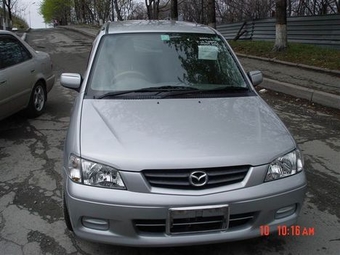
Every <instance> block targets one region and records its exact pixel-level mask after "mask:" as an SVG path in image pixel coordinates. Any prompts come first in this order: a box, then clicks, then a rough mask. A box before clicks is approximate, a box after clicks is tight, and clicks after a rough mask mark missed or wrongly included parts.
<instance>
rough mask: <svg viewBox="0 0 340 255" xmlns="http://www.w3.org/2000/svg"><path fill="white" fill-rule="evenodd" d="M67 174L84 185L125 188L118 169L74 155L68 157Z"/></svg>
mask: <svg viewBox="0 0 340 255" xmlns="http://www.w3.org/2000/svg"><path fill="white" fill-rule="evenodd" d="M68 176H69V178H70V179H71V180H72V181H74V182H77V183H82V184H85V185H90V186H97V187H104V188H113V189H125V185H124V182H123V180H122V178H121V176H120V174H119V171H118V170H116V169H114V168H112V167H109V166H105V165H102V164H99V163H95V162H92V161H88V160H85V159H81V158H79V157H76V156H74V155H71V156H70V158H69V166H68Z"/></svg>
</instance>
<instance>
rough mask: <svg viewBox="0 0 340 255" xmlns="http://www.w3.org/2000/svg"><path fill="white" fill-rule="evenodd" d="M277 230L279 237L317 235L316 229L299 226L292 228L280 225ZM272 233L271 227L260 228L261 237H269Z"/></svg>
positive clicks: (262, 226) (263, 226)
mask: <svg viewBox="0 0 340 255" xmlns="http://www.w3.org/2000/svg"><path fill="white" fill-rule="evenodd" d="M275 230H276V232H277V234H278V235H279V236H314V235H315V228H314V227H302V226H298V225H292V226H286V225H278V226H277V227H276V229H275ZM270 233H271V228H270V226H269V225H261V226H260V235H261V236H269V235H270Z"/></svg>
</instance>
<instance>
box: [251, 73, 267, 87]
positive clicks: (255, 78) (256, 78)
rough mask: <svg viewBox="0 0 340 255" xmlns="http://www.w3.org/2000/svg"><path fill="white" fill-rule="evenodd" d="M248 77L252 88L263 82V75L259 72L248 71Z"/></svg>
mask: <svg viewBox="0 0 340 255" xmlns="http://www.w3.org/2000/svg"><path fill="white" fill-rule="evenodd" d="M248 77H249V79H250V81H251V83H252V84H253V86H254V87H255V86H257V85H259V84H260V83H261V82H262V81H263V75H262V72H261V71H250V72H249V73H248Z"/></svg>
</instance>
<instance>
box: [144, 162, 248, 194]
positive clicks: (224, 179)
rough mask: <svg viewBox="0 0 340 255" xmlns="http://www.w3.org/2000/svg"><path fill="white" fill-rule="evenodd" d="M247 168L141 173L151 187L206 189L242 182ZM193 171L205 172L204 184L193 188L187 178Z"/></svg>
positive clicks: (149, 171) (150, 171) (147, 171)
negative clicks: (205, 181) (206, 179)
mask: <svg viewBox="0 0 340 255" xmlns="http://www.w3.org/2000/svg"><path fill="white" fill-rule="evenodd" d="M249 168H250V167H249V166H233V167H218V168H217V167H216V168H204V169H170V170H143V171H142V173H143V175H144V177H145V178H146V180H147V181H148V183H149V184H150V185H151V186H152V187H160V188H169V189H207V188H214V187H220V186H226V185H230V184H234V183H238V182H241V181H243V179H244V177H245V176H246V175H247V173H248V170H249ZM195 171H200V172H205V173H206V174H207V177H208V181H207V183H206V184H204V185H202V186H194V185H192V183H190V181H189V176H190V174H191V173H193V172H195Z"/></svg>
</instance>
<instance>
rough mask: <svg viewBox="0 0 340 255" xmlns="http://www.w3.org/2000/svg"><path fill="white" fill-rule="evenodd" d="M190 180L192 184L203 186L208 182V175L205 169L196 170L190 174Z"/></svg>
mask: <svg viewBox="0 0 340 255" xmlns="http://www.w3.org/2000/svg"><path fill="white" fill-rule="evenodd" d="M189 182H190V184H191V185H192V186H195V187H201V186H204V185H205V184H207V182H208V175H207V173H206V172H203V171H195V172H192V173H191V174H190V175H189Z"/></svg>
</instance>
